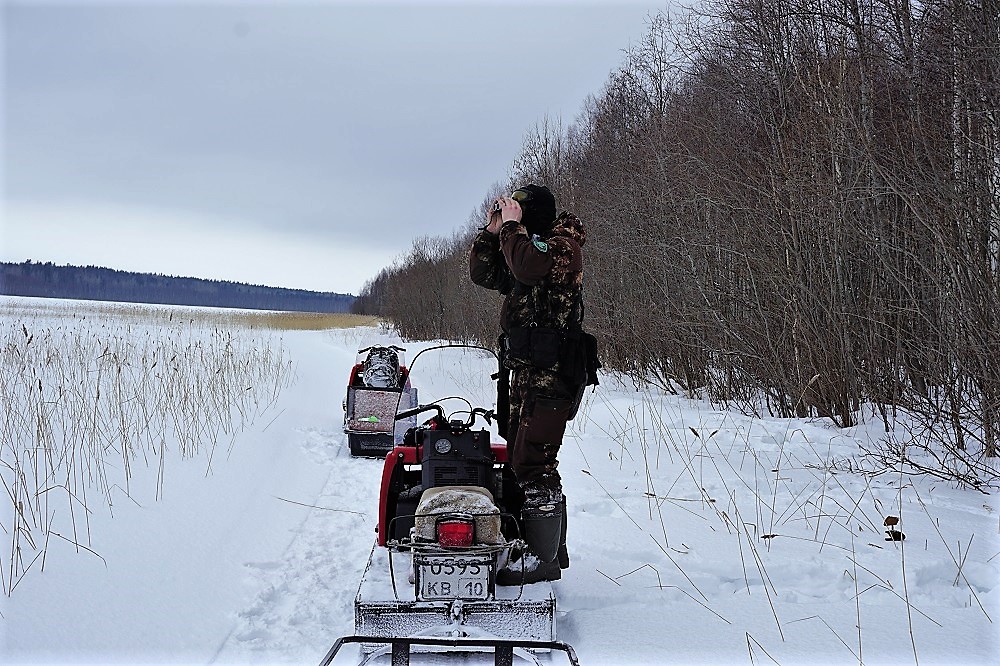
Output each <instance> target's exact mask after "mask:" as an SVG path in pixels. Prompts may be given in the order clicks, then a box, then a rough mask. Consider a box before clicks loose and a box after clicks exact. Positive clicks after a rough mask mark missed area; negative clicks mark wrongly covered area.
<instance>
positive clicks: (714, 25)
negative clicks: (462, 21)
mask: <svg viewBox="0 0 1000 666" xmlns="http://www.w3.org/2000/svg"><path fill="white" fill-rule="evenodd" d="M998 44H1000V19H998V12H997V3H996V0H926V1H919V2H918V1H917V0H708V1H707V2H705V3H702V5H701V6H700V8H699V9H697V10H692V11H688V12H687V13H684V14H680V15H673V16H671V15H666V14H659V15H656V16H653V17H651V19H650V21H649V28H648V32H647V33H646V35H645V37H644V38H643V39H642V40H641V42H640V43H638V44H636V45H634V46H633V47H632V48H630V49H629V50H628V52H627V55H626V57H625V59H624V63H623V65H622V66H621V67H620V69H618V70H617V71H615V72H614V73H613V74H612V75H611V76H610V77H609V79H608V81H607V82H606V84H605V86H604V88H603V90H602V91H601V92H600V93H599V94H597V95H594V96H592V97H591V98H590V99H589V100H588V101H587V103H586V105H585V107H584V109H583V110H582V112H581V114H580V115H579V117H578V118H577V119H576V121H575V122H574V123H572V124H570V125H568V126H566V127H564V126H563V125H562V123H561V122H560V121H558V120H555V121H553V120H549V119H546V120H544V121H542V122H540V123H539V124H538V125H537V126H536V127H535V128H533V129H532V130H531V131H530V132H528V133H527V134H526V137H525V141H524V144H523V147H522V151H521V154H520V157H519V158H518V159H517V160H516V162H515V163H514V165H513V169H512V173H511V178H510V181H509V182H505V183H502V184H500V185H498V188H499V189H502V190H507V191H509V190H510V188H511V187H513V186H515V185H516V184H519V183H523V182H525V181H536V182H543V183H546V184H547V185H549V187H551V188H552V189H553V190H554V192H555V193H556V197H557V200H558V202H559V204H560V205H561V207H564V208H567V209H570V210H572V211H574V212H575V213H577V215H578V216H580V218H581V219H583V220H584V222H585V223H586V224H587V227H588V234H589V240H588V243H587V246H586V248H585V249H586V255H587V264H586V280H587V282H586V295H587V316H588V322H587V326H588V328H589V329H590V330H592V331H594V332H595V333H596V334H597V335H598V336H599V338H600V340H601V343H602V350H603V360H604V363H605V365H606V366H609V367H611V368H615V369H617V370H620V371H622V372H625V373H628V374H629V375H631V376H633V377H636V378H641V379H644V380H650V379H651V380H654V381H657V382H659V383H660V384H662V385H663V386H665V387H667V388H672V389H674V390H683V391H688V392H692V393H693V392H698V393H700V394H702V395H707V396H709V397H711V398H712V399H714V400H716V401H719V402H721V403H726V404H733V405H737V406H740V407H742V408H744V409H746V410H747V411H750V412H758V413H762V412H769V413H772V414H776V415H783V416H795V415H797V416H807V415H810V414H812V415H819V416H823V417H828V418H830V419H832V420H833V421H834V422H835V423H836V424H838V425H841V426H850V425H852V424H854V423H855V422H856V415H857V414H858V410H859V409H860V408H861V406H862V405H863V404H865V403H868V404H873V405H875V406H876V408H877V409H879V410H881V414H882V416H883V418H884V419H885V420H886V423H887V424H888V423H890V421H891V420H892V419H893V418H894V417H895V415H896V409H897V408H905V409H907V410H908V413H910V414H915V415H917V416H918V418H919V419H920V422H921V423H922V424H923V425H924V426H925V428H924V432H923V434H924V435H925V436H926V437H925V441H926V440H927V439H928V438H929V439H931V440H933V439H936V440H938V441H937V442H936V445H935V446H931V445H928V447H927V450H928V451H932V450H933V451H941V450H943V451H945V453H944V454H943V456H942V457H941V458H940V460H939V463H940V467H942V468H948V469H952V470H959V471H956V472H955V474H956V475H959V474H962V473H964V472H962V471H961V470H969V469H973V470H974V469H975V468H976V466H977V465H978V464H979V463H977V460H981V459H982V455H984V454H985V455H987V456H995V455H996V453H997V438H998V434H1000V150H998V121H1000V118H998V114H1000V112H998V109H1000V46H998ZM494 194H495V193H494V192H489V193H487V196H486V197H485V199H484V203H485V202H486V201H488V200H489V199H491V198H492V196H493V195H494ZM484 212H485V207H481V208H480V209H479V210H477V211H476V212H475V213H474V214H473V215H472V218H471V220H472V222H471V223H470V225H469V227H468V228H466V229H465V230H464V231H462V232H460V233H457V234H456V235H455V236H453V237H451V238H447V239H419V240H418V241H417V242H416V243H415V244H414V247H413V249H412V251H411V252H410V254H409V255H407V256H404V257H401V258H400V259H399V260H398V261H397V263H396V264H395V265H394V266H391V267H389V268H387V269H386V270H384V271H383V272H382V273H381V274H379V275H378V276H377V277H376V278H375V279H374V280H372V281H371V282H369V283H368V284H367V285H366V286H365V287H364V289H362V292H361V296H360V298H359V300H358V303H357V307H360V308H364V309H366V310H367V311H369V312H375V313H380V314H382V315H383V316H385V317H387V318H389V319H390V320H391V321H392V322H393V323H394V324H395V325H396V326H397V327H398V328H399V330H400V332H401V333H403V334H404V335H409V336H414V337H427V336H434V337H446V338H470V339H477V340H481V341H484V342H486V341H489V340H490V339H491V338H492V336H493V334H494V332H495V328H496V319H495V309H496V301H495V299H493V298H490V296H489V295H488V294H487V293H486V292H484V291H482V290H476V289H474V288H473V287H472V286H471V285H470V284H469V281H468V278H467V277H466V275H465V273H466V269H465V262H466V258H465V257H466V252H467V250H468V244H469V240H470V238H471V234H472V233H473V231H474V229H473V225H481V224H482V222H481V221H480V220H482V219H483V217H484V215H483V213H484ZM937 445H943V446H937ZM895 453H897V454H898V455H899V456H901V457H903V458H907V449H906V448H905V447H901V448H900V449H899V450H898V451H896V452H895ZM938 455H941V454H938ZM977 456H978V458H977ZM912 462H914V464H917V463H916V461H912Z"/></svg>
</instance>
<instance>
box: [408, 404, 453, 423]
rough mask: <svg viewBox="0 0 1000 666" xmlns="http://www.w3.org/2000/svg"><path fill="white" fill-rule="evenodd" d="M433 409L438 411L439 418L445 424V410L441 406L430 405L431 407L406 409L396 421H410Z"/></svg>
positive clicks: (422, 406) (420, 406) (419, 406)
mask: <svg viewBox="0 0 1000 666" xmlns="http://www.w3.org/2000/svg"><path fill="white" fill-rule="evenodd" d="M432 409H436V410H437V417H438V418H439V419H440V420H441V421H442V422H443V421H444V420H445V418H444V408H443V407H442V406H441V405H436V404H433V403H431V404H429V405H417V406H416V407H414V408H413V409H405V410H403V411H401V412H399V413H398V414H396V420H397V421H402V420H403V419H408V418H410V417H411V416H416V415H417V414H422V413H424V412H427V411H430V410H432Z"/></svg>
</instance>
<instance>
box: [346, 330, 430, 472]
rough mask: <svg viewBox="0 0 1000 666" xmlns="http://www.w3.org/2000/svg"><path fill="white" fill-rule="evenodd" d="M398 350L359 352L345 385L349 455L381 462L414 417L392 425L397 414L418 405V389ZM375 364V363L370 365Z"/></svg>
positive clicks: (383, 348) (375, 347) (386, 348)
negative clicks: (376, 459) (411, 379)
mask: <svg viewBox="0 0 1000 666" xmlns="http://www.w3.org/2000/svg"><path fill="white" fill-rule="evenodd" d="M404 351H405V350H404V349H402V348H400V347H394V346H393V347H382V346H377V345H376V346H372V347H365V348H364V349H359V350H358V356H357V358H356V359H355V364H354V367H353V368H352V369H351V374H350V377H349V378H348V381H347V397H346V398H345V399H344V403H343V408H344V432H345V433H346V434H347V443H348V447H349V448H350V451H351V455H352V456H355V457H365V458H382V457H384V456H385V454H386V453H388V452H389V451H390V450H392V448H393V447H394V446H396V445H398V444H400V443H401V442H402V440H403V434H404V433H405V432H406V430H407V428H410V427H412V426H415V425H416V417H412V418H409V419H403V420H400V421H395V420H394V419H395V415H396V412H398V411H400V410H408V409H410V408H412V407H415V406H416V405H417V389H415V388H413V387H412V386H411V385H410V377H409V371H408V369H407V367H406V365H405V361H404V360H403V356H402V352H404ZM373 361H374V362H373Z"/></svg>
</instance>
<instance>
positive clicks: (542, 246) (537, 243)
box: [531, 236, 549, 252]
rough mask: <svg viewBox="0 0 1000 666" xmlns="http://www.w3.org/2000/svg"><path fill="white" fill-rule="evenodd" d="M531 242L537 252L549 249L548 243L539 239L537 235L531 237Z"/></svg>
mask: <svg viewBox="0 0 1000 666" xmlns="http://www.w3.org/2000/svg"><path fill="white" fill-rule="evenodd" d="M531 244H532V245H534V246H535V247H536V248H537V249H538V251H539V252H548V251H549V244H548V243H546V242H545V241H543V240H539V239H538V237H537V236H536V237H535V238H532V239H531Z"/></svg>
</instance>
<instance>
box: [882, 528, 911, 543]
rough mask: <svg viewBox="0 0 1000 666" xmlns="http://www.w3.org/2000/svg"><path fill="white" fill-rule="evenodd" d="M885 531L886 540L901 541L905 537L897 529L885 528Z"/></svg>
mask: <svg viewBox="0 0 1000 666" xmlns="http://www.w3.org/2000/svg"><path fill="white" fill-rule="evenodd" d="M885 533H886V534H888V535H889V536H887V537H886V538H885V540H886V541H902V540H903V539H905V538H906V535H905V534H903V533H902V532H900V531H899V530H886V531H885Z"/></svg>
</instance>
